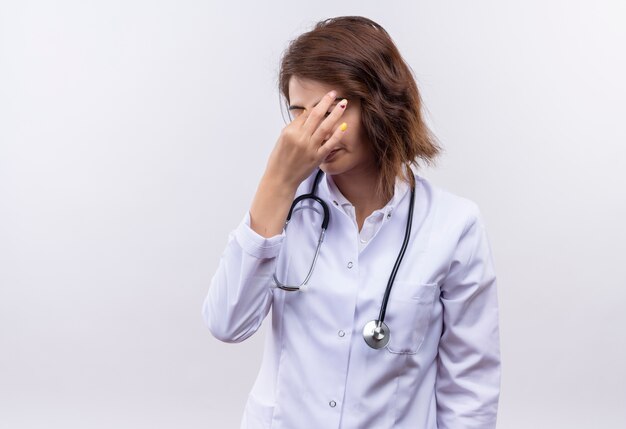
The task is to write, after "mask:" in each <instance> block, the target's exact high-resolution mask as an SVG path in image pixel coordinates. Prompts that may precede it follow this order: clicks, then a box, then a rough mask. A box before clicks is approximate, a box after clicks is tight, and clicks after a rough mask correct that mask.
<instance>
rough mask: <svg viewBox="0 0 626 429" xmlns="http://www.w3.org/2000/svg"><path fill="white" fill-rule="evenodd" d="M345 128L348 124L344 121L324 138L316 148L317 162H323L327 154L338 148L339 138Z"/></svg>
mask: <svg viewBox="0 0 626 429" xmlns="http://www.w3.org/2000/svg"><path fill="white" fill-rule="evenodd" d="M347 129H348V124H347V123H346V122H343V123H342V124H341V125H339V126H338V127H337V128H336V129H335V131H334V132H333V134H332V135H331V136H330V138H329V139H328V140H326V142H325V143H324V144H323V145H321V146H320V148H319V149H318V150H317V155H318V159H319V162H323V161H324V159H325V158H326V157H327V156H328V154H330V153H331V152H332V151H333V150H335V149H337V148H338V146H339V144H340V143H341V138H342V137H343V135H344V133H345V132H346V130H347Z"/></svg>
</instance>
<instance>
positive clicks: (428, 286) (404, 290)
mask: <svg viewBox="0 0 626 429" xmlns="http://www.w3.org/2000/svg"><path fill="white" fill-rule="evenodd" d="M397 286H399V287H398V288H397V292H398V293H397V294H396V295H395V296H394V291H396V286H395V285H394V288H393V289H392V290H391V296H390V297H389V304H388V306H387V313H386V315H385V323H386V324H387V326H389V343H388V344H387V350H388V351H389V352H391V353H399V354H415V353H417V352H418V350H419V348H420V347H421V345H422V343H423V342H424V338H425V337H426V332H427V331H428V326H429V325H430V319H431V316H432V311H433V303H434V302H435V296H437V295H438V292H439V286H438V285H437V283H424V284H421V285H405V284H403V285H400V284H398V285H397Z"/></svg>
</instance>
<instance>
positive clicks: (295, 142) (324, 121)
mask: <svg viewBox="0 0 626 429" xmlns="http://www.w3.org/2000/svg"><path fill="white" fill-rule="evenodd" d="M335 97H336V92H335V91H331V92H329V93H327V94H326V95H325V96H324V97H323V98H322V100H320V102H319V103H318V104H317V106H315V107H314V108H313V109H312V110H310V111H308V110H304V112H302V113H301V114H300V115H298V116H297V117H296V118H295V119H294V120H293V121H291V123H289V124H288V125H287V126H286V127H285V128H283V130H282V132H281V133H280V136H279V138H278V141H277V142H276V145H275V146H274V150H273V151H272V153H271V155H270V158H269V160H268V163H267V168H266V172H265V175H266V177H267V176H269V177H272V178H273V179H275V180H277V181H278V182H279V183H283V184H285V185H286V186H288V187H290V188H292V189H294V190H295V188H297V187H298V185H300V183H301V182H302V181H303V180H304V179H305V178H307V177H308V176H309V175H310V174H311V173H312V172H313V170H315V168H317V167H319V165H320V164H321V163H322V162H323V161H324V159H325V158H326V157H327V156H328V154H330V152H331V151H332V150H333V149H335V148H337V146H338V145H339V142H340V141H341V137H342V136H343V134H344V132H345V130H346V127H347V124H346V125H344V124H342V126H337V125H338V123H339V120H340V119H341V116H342V115H343V112H344V111H345V107H346V104H347V103H348V100H345V99H344V100H341V101H340V102H339V103H337V105H336V106H335V107H334V109H333V110H332V112H330V113H329V114H328V116H326V114H327V112H328V108H329V107H330V106H331V105H332V103H334V102H335Z"/></svg>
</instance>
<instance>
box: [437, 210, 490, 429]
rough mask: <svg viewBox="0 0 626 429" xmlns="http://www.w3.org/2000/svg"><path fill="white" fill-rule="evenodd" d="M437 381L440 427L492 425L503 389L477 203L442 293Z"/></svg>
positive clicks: (487, 248) (487, 260)
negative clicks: (501, 386)
mask: <svg viewBox="0 0 626 429" xmlns="http://www.w3.org/2000/svg"><path fill="white" fill-rule="evenodd" d="M441 302H442V304H443V333H442V335H441V339H440V342H439V355H438V362H437V363H438V372H437V382H436V395H437V421H438V426H439V428H440V429H451V428H453V429H463V428H481V429H494V428H495V426H496V414H497V409H498V397H499V392H500V348H499V329H498V301H497V294H496V275H495V272H494V266H493V260H492V256H491V250H490V245H489V241H488V238H487V234H486V231H485V228H484V225H483V222H482V218H481V215H480V212H479V210H478V207H476V206H475V205H474V214H473V215H472V216H471V218H470V219H469V221H468V224H467V225H466V227H465V231H464V232H463V234H462V235H461V238H460V239H459V242H458V244H457V248H456V250H455V254H454V257H453V260H452V263H451V266H450V271H449V273H448V275H447V276H446V278H445V280H444V282H443V286H442V294H441Z"/></svg>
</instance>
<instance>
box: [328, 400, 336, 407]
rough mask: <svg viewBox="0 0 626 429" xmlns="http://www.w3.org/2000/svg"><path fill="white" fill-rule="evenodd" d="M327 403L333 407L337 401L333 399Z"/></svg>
mask: <svg viewBox="0 0 626 429" xmlns="http://www.w3.org/2000/svg"><path fill="white" fill-rule="evenodd" d="M328 405H330V406H331V407H332V408H335V407H336V406H337V403H336V402H335V401H330V402H329V403H328Z"/></svg>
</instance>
